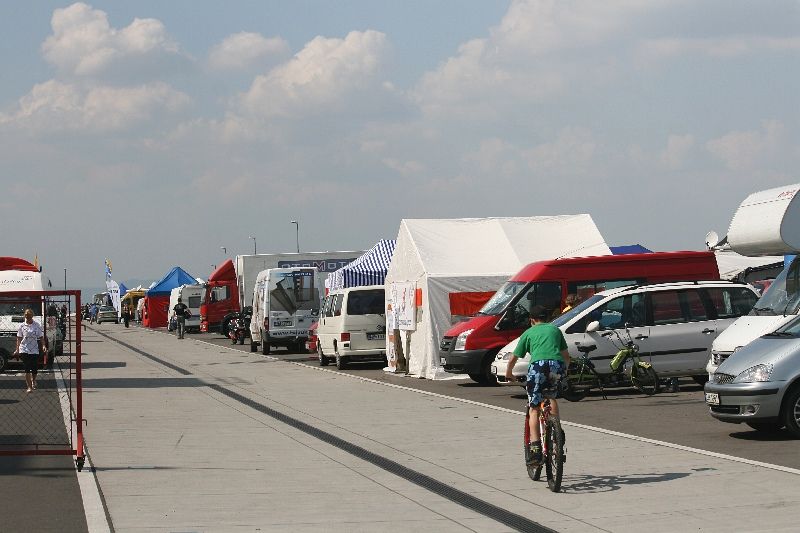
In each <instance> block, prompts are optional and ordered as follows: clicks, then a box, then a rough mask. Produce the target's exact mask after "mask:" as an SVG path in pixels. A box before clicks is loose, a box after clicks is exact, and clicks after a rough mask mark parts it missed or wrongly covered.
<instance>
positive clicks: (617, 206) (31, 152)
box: [0, 0, 800, 287]
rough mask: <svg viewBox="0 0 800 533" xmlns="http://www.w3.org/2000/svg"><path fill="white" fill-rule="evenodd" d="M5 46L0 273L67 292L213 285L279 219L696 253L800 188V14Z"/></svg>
mask: <svg viewBox="0 0 800 533" xmlns="http://www.w3.org/2000/svg"><path fill="white" fill-rule="evenodd" d="M0 32H2V34H3V36H4V38H3V40H2V44H0V65H2V68H0V161H2V165H1V166H0V186H1V187H2V194H0V212H2V218H3V219H4V220H7V221H9V222H10V223H11V228H9V230H8V231H6V232H5V233H4V237H3V239H2V241H0V242H2V244H3V246H2V251H0V255H10V256H18V257H24V258H28V259H33V257H34V256H35V255H38V257H39V259H40V262H41V264H42V265H43V267H44V269H45V271H46V272H48V273H49V274H50V276H51V278H53V279H54V280H61V279H62V276H63V269H65V268H66V269H68V277H69V279H68V282H69V285H70V286H71V287H95V286H102V283H103V280H104V272H105V270H104V265H103V261H104V259H105V258H109V259H110V260H111V262H112V266H113V274H114V278H115V279H117V280H120V281H125V280H134V279H135V280H157V279H160V278H161V277H162V276H163V275H164V274H165V273H166V272H167V271H168V270H169V269H170V268H171V267H172V266H175V265H180V266H181V267H183V268H184V269H185V270H187V271H188V272H190V273H191V274H192V275H194V276H197V277H201V278H206V277H208V275H209V274H210V272H211V271H212V269H213V267H214V266H215V265H218V264H220V263H222V262H223V261H224V260H225V259H226V258H228V257H233V256H235V255H236V254H241V253H252V251H253V244H254V240H253V239H252V238H251V236H252V237H255V244H256V246H257V248H258V252H259V253H268V252H274V253H280V252H291V251H294V250H295V246H296V237H297V234H296V233H295V229H296V228H295V225H293V224H292V223H291V221H292V220H296V221H298V226H299V228H298V229H299V231H298V233H299V245H300V248H301V250H302V251H325V250H363V249H368V248H369V247H370V246H372V245H373V244H374V243H375V242H376V241H378V240H379V239H382V238H394V237H396V235H397V231H398V227H399V224H400V220H401V219H403V218H469V217H488V216H534V215H556V214H574V213H589V214H591V215H592V217H593V219H594V221H595V223H596V224H597V226H598V228H599V230H600V232H601V233H602V234H603V236H604V237H605V239H606V241H607V242H608V244H609V245H612V246H613V245H624V244H632V243H641V244H643V245H645V246H647V247H648V248H650V249H653V250H663V251H667V250H698V249H702V248H703V246H704V244H703V243H704V238H705V234H706V232H708V231H709V230H715V231H717V232H718V233H719V234H720V235H724V234H725V232H726V230H727V227H728V225H729V223H730V220H731V217H732V216H733V213H734V211H735V209H736V207H737V206H738V205H739V203H740V202H741V201H742V200H743V199H744V198H745V197H746V196H747V195H748V194H750V193H751V192H754V191H757V190H762V189H766V188H770V187H777V186H781V185H787V184H792V183H797V182H800V179H799V178H798V175H797V172H796V169H797V168H798V167H800V142H799V141H800V102H799V101H798V94H800V68H799V67H800V2H798V1H797V0H793V1H789V0H783V1H782V0H774V1H769V0H765V1H763V2H744V1H731V0H704V1H701V2H697V1H696V0H671V1H665V0H604V1H603V2H597V1H596V0H518V1H517V0H514V1H499V0H393V1H392V0H385V1H375V0H337V1H336V2H332V1H321V0H320V1H311V0H294V1H292V2H277V1H262V0H253V1H241V0H240V1H235V0H234V1H229V2H210V1H205V2H204V1H188V0H171V1H170V2H163V1H158V2H157V1H149V0H140V1H137V2H121V1H118V2H110V1H96V2H91V3H68V2H52V1H41V0H40V1H36V0H32V1H30V2H2V3H0ZM223 247H224V251H223ZM476 253H480V250H476Z"/></svg>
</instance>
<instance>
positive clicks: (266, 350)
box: [261, 331, 269, 355]
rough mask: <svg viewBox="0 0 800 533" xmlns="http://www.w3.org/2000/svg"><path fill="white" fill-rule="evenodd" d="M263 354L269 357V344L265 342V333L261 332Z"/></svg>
mask: <svg viewBox="0 0 800 533" xmlns="http://www.w3.org/2000/svg"><path fill="white" fill-rule="evenodd" d="M261 353H262V354H264V355H269V342H267V341H266V340H264V332H263V331H262V332H261Z"/></svg>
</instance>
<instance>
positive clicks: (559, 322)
mask: <svg viewBox="0 0 800 533" xmlns="http://www.w3.org/2000/svg"><path fill="white" fill-rule="evenodd" d="M603 298H604V297H603V296H600V295H598V294H595V295H593V296H591V297H589V298H588V299H586V300H584V301H582V302H581V303H579V304H578V305H576V306H575V307H573V308H572V309H570V310H569V311H567V312H566V313H564V314H563V315H561V316H559V317H558V318H556V319H555V320H553V322H552V324H553V325H554V326H556V327H561V326H563V325H564V324H566V323H568V322H569V321H570V320H572V319H573V318H575V317H576V316H578V315H580V314H582V313H583V311H584V310H585V309H589V308H590V307H592V306H593V305H594V304H596V303H597V302H599V301H600V300H602V299H603Z"/></svg>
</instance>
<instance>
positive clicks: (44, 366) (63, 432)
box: [0, 291, 84, 470]
mask: <svg viewBox="0 0 800 533" xmlns="http://www.w3.org/2000/svg"><path fill="white" fill-rule="evenodd" d="M80 308H81V299H80V292H79V291H26V292H0V455H74V456H75V464H76V465H77V467H78V470H80V469H81V468H82V467H83V463H84V450H83V422H84V420H83V405H82V393H83V391H82V386H81V327H82V325H81V313H80ZM28 309H30V310H31V311H32V312H33V315H34V316H33V321H34V322H36V323H38V324H39V325H40V326H41V327H42V330H43V332H44V343H45V346H46V347H47V352H46V353H40V354H39V356H38V357H36V358H32V359H31V360H30V363H29V366H28V367H27V370H30V371H29V372H28V371H26V365H25V357H24V356H17V355H16V354H15V351H16V348H17V346H16V345H17V334H18V331H19V330H20V326H22V325H23V324H24V323H25V311H26V310H28ZM34 360H35V365H34V364H33V361H34ZM34 374H35V376H36V379H35V385H36V388H35V390H30V392H28V385H29V384H30V382H29V381H27V379H31V378H33V376H34ZM26 378H27V379H26Z"/></svg>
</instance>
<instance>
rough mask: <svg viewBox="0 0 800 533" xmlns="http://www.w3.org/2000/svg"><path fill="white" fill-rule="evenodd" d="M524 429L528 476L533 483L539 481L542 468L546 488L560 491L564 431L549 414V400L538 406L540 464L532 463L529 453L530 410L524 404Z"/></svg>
mask: <svg viewBox="0 0 800 533" xmlns="http://www.w3.org/2000/svg"><path fill="white" fill-rule="evenodd" d="M525 406H526V409H525V429H524V430H523V444H524V445H525V466H526V467H527V469H528V476H530V478H531V479H532V480H534V481H539V479H540V478H541V475H542V467H543V466H544V468H545V473H546V474H547V486H548V488H549V489H550V490H551V491H553V492H559V491H560V490H561V478H562V476H563V474H564V462H565V461H566V460H567V449H566V445H565V435H564V430H563V429H561V421H560V420H559V419H558V417H555V416H551V414H550V400H549V399H548V398H545V399H543V400H542V402H541V403H540V404H539V434H540V435H541V436H542V462H541V463H539V464H536V463H534V462H533V457H532V452H531V426H530V418H531V410H530V409H529V408H528V404H527V402H526V404H525Z"/></svg>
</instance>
